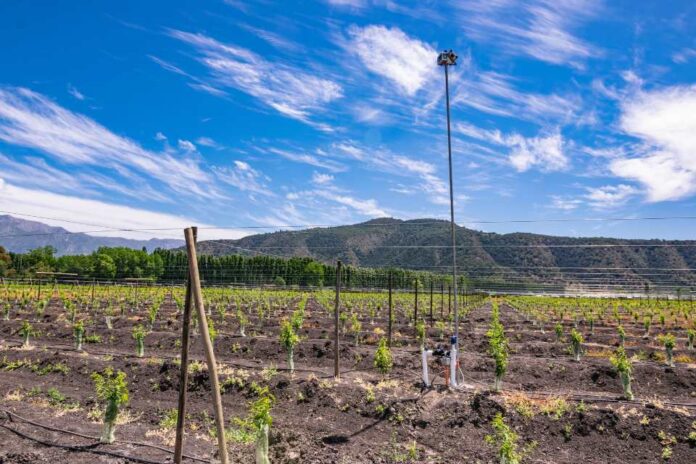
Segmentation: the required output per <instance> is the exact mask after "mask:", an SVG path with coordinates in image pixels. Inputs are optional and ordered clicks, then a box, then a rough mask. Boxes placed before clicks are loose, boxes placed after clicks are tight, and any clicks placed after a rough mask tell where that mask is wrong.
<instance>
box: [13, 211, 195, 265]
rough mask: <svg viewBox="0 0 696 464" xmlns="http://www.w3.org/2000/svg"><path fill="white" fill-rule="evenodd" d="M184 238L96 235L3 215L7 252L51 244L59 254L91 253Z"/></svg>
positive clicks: (176, 242)
mask: <svg viewBox="0 0 696 464" xmlns="http://www.w3.org/2000/svg"><path fill="white" fill-rule="evenodd" d="M182 243H183V241H182V240H173V239H172V240H170V239H150V240H131V239H127V238H121V237H96V236H93V235H87V234H82V233H73V232H69V231H67V230H65V229H63V228H62V227H53V226H49V225H46V224H44V223H42V222H37V221H28V220H26V219H19V218H17V217H14V216H9V215H4V216H0V246H3V247H4V248H5V249H6V250H7V251H12V252H15V253H26V252H27V251H29V250H33V249H35V248H39V247H44V246H52V247H54V248H55V249H56V254H57V255H58V256H62V255H81V254H88V253H92V252H93V251H94V250H96V249H97V248H99V247H102V246H107V247H128V248H136V249H140V248H143V247H145V248H147V249H148V250H149V251H152V250H154V249H155V248H176V247H178V246H181V245H182Z"/></svg>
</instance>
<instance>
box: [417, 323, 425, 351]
mask: <svg viewBox="0 0 696 464" xmlns="http://www.w3.org/2000/svg"><path fill="white" fill-rule="evenodd" d="M416 339H417V340H418V343H419V344H420V348H421V351H422V350H424V349H425V323H424V322H423V320H422V319H421V320H419V321H418V322H416Z"/></svg>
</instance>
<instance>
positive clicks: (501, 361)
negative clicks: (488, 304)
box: [486, 303, 509, 391]
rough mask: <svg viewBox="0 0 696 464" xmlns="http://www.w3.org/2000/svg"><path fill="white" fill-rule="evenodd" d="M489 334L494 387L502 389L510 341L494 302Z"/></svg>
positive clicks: (498, 389)
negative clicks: (493, 365) (493, 364)
mask: <svg viewBox="0 0 696 464" xmlns="http://www.w3.org/2000/svg"><path fill="white" fill-rule="evenodd" d="M486 335H487V336H488V352H489V353H490V355H491V356H492V357H493V360H494V361H495V383H494V384H493V389H494V390H495V391H500V385H501V383H502V381H503V376H504V375H505V372H506V371H507V365H508V346H509V345H508V341H507V338H505V329H504V328H503V324H501V323H500V316H499V312H498V305H497V304H496V303H494V304H493V314H492V317H491V327H490V329H488V332H487V333H486Z"/></svg>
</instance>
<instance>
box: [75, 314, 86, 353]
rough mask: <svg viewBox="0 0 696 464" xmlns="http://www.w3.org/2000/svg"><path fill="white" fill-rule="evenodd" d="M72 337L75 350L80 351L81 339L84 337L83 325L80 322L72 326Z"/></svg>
mask: <svg viewBox="0 0 696 464" xmlns="http://www.w3.org/2000/svg"><path fill="white" fill-rule="evenodd" d="M73 335H75V349H76V350H77V351H82V339H83V337H84V335H85V323H84V322H83V321H82V320H79V321H77V322H75V324H73Z"/></svg>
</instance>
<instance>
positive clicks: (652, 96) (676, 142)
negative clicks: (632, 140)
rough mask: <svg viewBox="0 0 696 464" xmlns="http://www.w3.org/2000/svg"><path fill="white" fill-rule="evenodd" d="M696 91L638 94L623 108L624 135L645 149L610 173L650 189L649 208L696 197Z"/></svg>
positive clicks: (683, 89)
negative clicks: (651, 203) (650, 203)
mask: <svg viewBox="0 0 696 464" xmlns="http://www.w3.org/2000/svg"><path fill="white" fill-rule="evenodd" d="M694 114H696V85H692V86H674V87H667V88H664V89H657V90H653V91H648V92H639V93H638V94H637V95H635V96H634V97H633V98H630V99H627V100H626V101H624V103H623V104H622V116H621V121H620V125H621V129H622V130H623V131H624V132H625V133H626V134H628V135H630V136H633V137H636V138H638V139H639V140H641V141H642V145H640V146H639V147H637V148H636V149H635V150H634V151H633V152H632V153H631V154H630V155H629V156H625V157H620V158H615V159H613V160H612V161H611V162H610V164H609V168H610V170H611V172H612V173H613V174H614V175H616V176H618V177H622V178H625V179H631V180H635V181H637V182H639V183H640V184H642V185H643V186H644V187H645V190H646V198H647V200H648V201H650V202H659V201H666V200H678V199H681V198H686V197H689V196H692V195H694V194H696V118H694Z"/></svg>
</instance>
